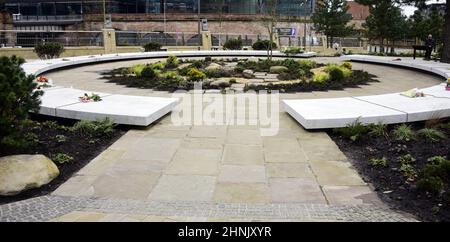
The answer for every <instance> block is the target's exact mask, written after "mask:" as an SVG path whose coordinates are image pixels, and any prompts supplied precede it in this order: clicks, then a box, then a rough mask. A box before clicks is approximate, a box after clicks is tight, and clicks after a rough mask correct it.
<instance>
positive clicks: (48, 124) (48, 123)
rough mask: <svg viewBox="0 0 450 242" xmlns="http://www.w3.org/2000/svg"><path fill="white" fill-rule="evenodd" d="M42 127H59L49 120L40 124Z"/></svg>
mask: <svg viewBox="0 0 450 242" xmlns="http://www.w3.org/2000/svg"><path fill="white" fill-rule="evenodd" d="M42 126H45V127H48V128H51V129H56V128H58V127H59V125H58V123H57V122H56V121H51V120H47V121H44V122H42Z"/></svg>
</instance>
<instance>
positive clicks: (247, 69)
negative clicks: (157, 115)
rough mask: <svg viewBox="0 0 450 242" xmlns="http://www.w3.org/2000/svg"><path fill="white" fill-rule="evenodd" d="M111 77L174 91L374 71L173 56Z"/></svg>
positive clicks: (315, 85) (285, 83)
mask: <svg viewBox="0 0 450 242" xmlns="http://www.w3.org/2000/svg"><path fill="white" fill-rule="evenodd" d="M103 77H104V78H105V79H107V80H109V81H110V82H113V83H117V84H119V85H126V86H128V87H138V88H151V89H156V90H166V91H175V90H177V89H182V90H191V89H193V88H194V86H195V84H196V83H200V82H201V83H202V88H203V89H216V90H220V91H221V92H228V91H238V92H242V91H248V90H256V91H259V90H279V91H280V92H302V91H319V90H335V89H342V88H345V87H354V86H358V85H364V84H367V83H369V82H374V81H376V80H375V79H374V78H375V76H373V75H370V74H369V73H367V72H365V71H361V70H352V65H351V64H350V63H348V62H346V63H344V64H328V65H325V64H321V63H316V62H314V61H310V60H296V59H291V58H285V59H276V60H275V59H274V60H267V59H256V58H250V59H238V58H232V59H231V58H228V59H223V58H222V59H213V58H211V57H206V58H204V59H202V60H189V59H178V58H177V57H176V56H170V57H169V58H167V60H165V61H159V62H156V63H151V64H139V65H135V66H132V67H130V68H118V69H115V70H112V71H108V72H105V73H103Z"/></svg>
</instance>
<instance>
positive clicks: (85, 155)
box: [0, 117, 127, 204]
mask: <svg viewBox="0 0 450 242" xmlns="http://www.w3.org/2000/svg"><path fill="white" fill-rule="evenodd" d="M32 119H33V120H34V121H35V122H34V123H33V124H31V125H29V126H27V127H25V128H24V129H23V130H22V134H23V135H26V134H27V133H34V134H36V135H37V137H38V140H39V141H38V142H37V143H36V144H35V145H31V146H28V147H26V148H16V149H11V148H3V149H2V148H0V156H6V155H17V154H43V155H46V156H47V157H49V158H52V157H53V156H54V155H55V154H58V153H63V154H67V155H70V156H72V157H73V158H74V159H73V160H72V161H70V162H68V163H64V164H58V163H57V162H55V164H56V165H57V166H58V168H59V171H60V175H59V176H58V177H57V178H55V179H54V180H53V181H52V182H50V183H49V184H47V185H45V186H42V187H40V188H36V189H30V190H28V191H25V192H23V193H21V194H18V195H16V196H8V197H4V196H0V204H5V203H10V202H14V201H20V200H23V199H28V198H32V197H37V196H44V195H47V194H49V193H51V192H53V191H54V190H56V189H57V188H58V187H59V186H60V185H61V184H62V183H64V182H65V181H66V180H68V179H69V178H70V177H71V176H72V175H73V174H74V173H76V172H77V171H79V170H80V169H81V168H83V167H84V166H85V165H87V164H88V163H89V162H90V161H91V160H92V159H93V158H95V157H96V156H97V155H99V154H100V153H101V152H102V151H103V150H105V149H106V148H108V147H109V146H110V145H111V144H112V143H114V142H115V141H116V140H117V139H118V138H120V137H121V136H122V135H123V134H124V133H125V130H126V129H127V127H116V129H115V131H114V132H113V134H112V135H110V136H105V137H99V138H91V137H89V136H83V135H80V134H78V133H75V132H73V131H70V129H68V128H70V127H71V126H73V124H74V121H69V120H57V119H52V118H49V117H44V118H43V117H33V118H32ZM49 119H52V120H54V121H56V122H57V124H58V125H57V126H56V127H55V126H53V125H46V124H45V123H44V121H45V120H49ZM57 135H64V136H65V137H66V138H65V141H64V142H58V141H57V139H56V138H55V137H56V136H57Z"/></svg>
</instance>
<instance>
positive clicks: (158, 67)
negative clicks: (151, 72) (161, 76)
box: [149, 61, 166, 70]
mask: <svg viewBox="0 0 450 242" xmlns="http://www.w3.org/2000/svg"><path fill="white" fill-rule="evenodd" d="M149 66H151V67H152V68H153V69H155V70H164V68H165V67H166V66H165V64H164V63H163V62H160V61H158V62H156V63H152V64H150V65H149Z"/></svg>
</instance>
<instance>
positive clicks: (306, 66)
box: [298, 60, 317, 71]
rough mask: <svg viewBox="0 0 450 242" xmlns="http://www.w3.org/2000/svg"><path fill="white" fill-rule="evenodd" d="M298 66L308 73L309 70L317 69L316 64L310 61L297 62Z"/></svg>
mask: <svg viewBox="0 0 450 242" xmlns="http://www.w3.org/2000/svg"><path fill="white" fill-rule="evenodd" d="M298 64H299V65H300V68H301V69H303V70H305V71H310V70H311V69H313V68H316V67H317V63H316V62H315V61H311V60H300V61H298Z"/></svg>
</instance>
